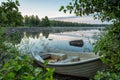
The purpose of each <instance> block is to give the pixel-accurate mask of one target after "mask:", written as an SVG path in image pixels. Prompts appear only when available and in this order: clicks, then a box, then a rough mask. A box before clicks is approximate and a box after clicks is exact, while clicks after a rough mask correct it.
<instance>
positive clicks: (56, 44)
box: [21, 27, 100, 52]
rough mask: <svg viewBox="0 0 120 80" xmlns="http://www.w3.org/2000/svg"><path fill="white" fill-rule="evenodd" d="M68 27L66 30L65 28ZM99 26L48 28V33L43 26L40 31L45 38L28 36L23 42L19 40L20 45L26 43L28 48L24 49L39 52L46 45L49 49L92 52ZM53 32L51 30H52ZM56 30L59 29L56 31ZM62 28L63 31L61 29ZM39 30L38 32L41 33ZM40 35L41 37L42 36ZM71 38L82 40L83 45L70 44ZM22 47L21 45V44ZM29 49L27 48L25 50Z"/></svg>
mask: <svg viewBox="0 0 120 80" xmlns="http://www.w3.org/2000/svg"><path fill="white" fill-rule="evenodd" d="M64 29H65V30H64ZM67 29H68V30H67ZM98 29H99V28H96V27H95V28H93V27H92V28H84V29H83V28H81V29H80V28H79V29H77V28H75V30H72V28H65V27H64V28H58V27H57V28H56V27H55V28H52V29H51V28H50V29H49V33H48V28H46V29H45V28H44V30H43V31H44V33H43V31H42V29H41V32H42V34H43V36H44V35H46V33H47V36H45V37H47V38H44V39H41V38H40V37H28V39H25V38H24V39H23V42H21V45H23V43H25V42H27V41H28V42H27V44H26V43H25V46H26V45H28V46H29V48H27V47H24V48H26V51H37V52H40V51H42V50H43V48H44V47H42V46H46V47H47V48H49V49H51V48H52V49H59V50H65V51H71V52H92V51H93V46H94V45H93V43H94V42H95V41H96V37H97V36H98V35H99V33H100V31H99V30H98ZM50 30H52V31H54V32H52V31H50ZM57 30H59V31H58V32H57ZM60 30H62V31H61V32H60ZM63 30H64V31H63ZM41 32H39V33H41ZM43 36H42V37H43ZM73 40H83V43H84V44H83V46H82V47H77V46H71V45H70V44H69V42H70V41H73ZM22 47H23V46H22ZM27 49H29V50H27Z"/></svg>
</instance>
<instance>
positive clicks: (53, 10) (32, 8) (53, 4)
mask: <svg viewBox="0 0 120 80" xmlns="http://www.w3.org/2000/svg"><path fill="white" fill-rule="evenodd" d="M2 1H7V0H0V3H1V2H2ZM13 1H14V0H13ZM70 1H72V0H19V3H20V7H19V11H20V12H21V14H22V15H23V16H24V15H29V16H30V15H38V17H39V18H40V19H41V18H43V17H45V16H48V18H56V17H69V16H75V14H69V13H67V14H65V13H64V12H60V11H59V9H60V7H61V6H62V5H63V6H66V5H67V4H69V2H70ZM61 20H62V21H69V22H70V21H72V22H79V23H92V24H96V23H97V24H107V22H105V23H102V22H101V21H100V20H94V19H93V17H92V16H88V17H86V16H85V17H75V18H67V19H61Z"/></svg>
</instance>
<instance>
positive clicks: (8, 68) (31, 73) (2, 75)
mask: <svg viewBox="0 0 120 80" xmlns="http://www.w3.org/2000/svg"><path fill="white" fill-rule="evenodd" d="M53 71H54V69H49V68H46V71H43V69H42V68H39V67H37V68H34V67H33V60H31V59H30V58H29V57H28V56H26V55H21V56H17V57H16V58H15V59H10V60H9V61H8V62H6V63H5V65H4V67H3V68H2V69H1V70H0V80H8V79H9V80H53V77H52V75H53Z"/></svg>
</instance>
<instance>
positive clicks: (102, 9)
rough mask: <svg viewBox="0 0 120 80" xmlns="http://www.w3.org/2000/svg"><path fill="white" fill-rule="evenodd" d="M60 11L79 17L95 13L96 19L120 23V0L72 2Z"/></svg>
mask: <svg viewBox="0 0 120 80" xmlns="http://www.w3.org/2000/svg"><path fill="white" fill-rule="evenodd" d="M60 11H64V12H65V13H66V12H67V11H69V12H70V13H72V12H74V13H75V14H76V15H77V16H82V15H89V14H93V13H95V14H94V17H95V18H98V19H101V20H102V21H110V20H115V21H120V15H119V14H120V0H72V2H70V3H69V5H67V6H66V7H64V6H62V7H61V8H60Z"/></svg>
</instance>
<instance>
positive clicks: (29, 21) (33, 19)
mask: <svg viewBox="0 0 120 80" xmlns="http://www.w3.org/2000/svg"><path fill="white" fill-rule="evenodd" d="M40 22H41V21H40V19H39V17H38V16H37V15H36V16H34V15H32V16H27V15H26V16H24V25H25V26H30V27H34V26H35V27H36V26H40Z"/></svg>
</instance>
